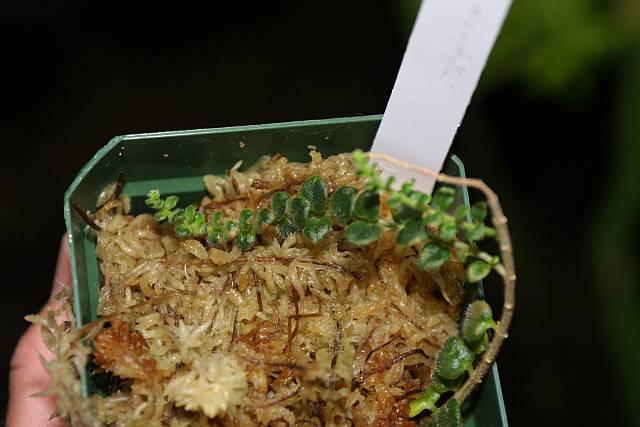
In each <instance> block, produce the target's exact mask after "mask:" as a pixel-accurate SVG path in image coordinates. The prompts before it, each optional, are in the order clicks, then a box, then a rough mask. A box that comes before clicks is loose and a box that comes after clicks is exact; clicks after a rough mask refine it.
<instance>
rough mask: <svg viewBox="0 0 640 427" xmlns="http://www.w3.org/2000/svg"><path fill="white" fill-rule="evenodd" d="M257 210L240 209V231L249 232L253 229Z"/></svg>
mask: <svg viewBox="0 0 640 427" xmlns="http://www.w3.org/2000/svg"><path fill="white" fill-rule="evenodd" d="M254 214H255V212H254V211H253V210H251V209H243V210H242V211H240V218H239V220H238V229H239V230H240V233H249V232H251V231H252V229H253V224H252V220H253V215H254Z"/></svg>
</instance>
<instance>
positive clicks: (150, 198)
mask: <svg viewBox="0 0 640 427" xmlns="http://www.w3.org/2000/svg"><path fill="white" fill-rule="evenodd" d="M144 203H145V204H146V205H147V206H149V207H150V208H152V209H160V208H162V207H164V200H162V199H161V198H160V191H159V190H150V191H149V192H148V193H147V199H146V200H145V201H144Z"/></svg>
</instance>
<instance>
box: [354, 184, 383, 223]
mask: <svg viewBox="0 0 640 427" xmlns="http://www.w3.org/2000/svg"><path fill="white" fill-rule="evenodd" d="M379 212H380V194H379V193H378V192H377V191H375V190H367V191H364V192H363V193H362V194H360V196H359V197H358V199H357V200H356V206H355V209H354V214H355V216H356V217H358V218H360V219H364V220H366V221H369V222H375V221H377V220H378V214H379Z"/></svg>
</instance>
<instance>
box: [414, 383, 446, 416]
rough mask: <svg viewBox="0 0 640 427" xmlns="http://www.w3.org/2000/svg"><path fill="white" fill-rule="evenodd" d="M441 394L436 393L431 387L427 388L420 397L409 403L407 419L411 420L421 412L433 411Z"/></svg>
mask: <svg viewBox="0 0 640 427" xmlns="http://www.w3.org/2000/svg"><path fill="white" fill-rule="evenodd" d="M440 396H441V393H438V392H437V391H436V390H435V389H433V388H432V387H431V386H429V387H427V389H426V390H425V391H424V393H423V394H422V396H420V397H419V398H417V399H416V400H413V401H411V402H410V403H409V417H411V418H413V417H415V416H416V415H419V414H420V413H421V412H422V411H431V412H433V411H435V410H436V403H437V402H438V400H439V399H440Z"/></svg>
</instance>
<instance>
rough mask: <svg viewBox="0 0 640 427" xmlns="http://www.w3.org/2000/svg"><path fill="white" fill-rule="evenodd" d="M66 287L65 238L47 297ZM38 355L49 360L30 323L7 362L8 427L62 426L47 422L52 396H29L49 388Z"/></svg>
mask: <svg viewBox="0 0 640 427" xmlns="http://www.w3.org/2000/svg"><path fill="white" fill-rule="evenodd" d="M70 284H71V264H70V261H69V241H68V239H67V236H66V235H65V236H64V237H63V238H62V241H61V242H60V252H59V253H58V262H57V265H56V272H55V274H54V276H53V286H52V291H51V296H53V295H55V294H56V293H58V292H59V291H61V290H62V289H63V288H64V287H69V286H71V285H70ZM53 304H56V303H55V302H53V301H52V300H51V298H50V299H49V301H48V302H47V303H46V304H45V305H44V307H43V308H42V310H41V311H40V313H41V314H43V313H45V312H46V310H47V309H49V308H51V307H52V305H53ZM38 355H42V356H43V357H44V358H45V359H47V360H49V359H51V357H52V354H51V352H50V351H49V350H48V349H47V347H46V346H45V345H44V342H43V341H42V336H41V334H40V326H39V325H35V324H32V325H31V326H29V328H28V329H27V331H26V332H25V333H24V334H23V335H22V337H21V338H20V340H19V341H18V345H17V346H16V349H15V352H14V353H13V357H12V359H11V371H10V373H9V404H8V407H7V426H8V427H35V426H38V427H39V426H45V427H61V426H63V425H64V424H63V423H62V421H60V420H59V419H53V420H50V418H51V415H52V414H53V413H54V412H55V409H56V403H55V397H42V398H40V397H33V394H35V393H38V392H41V391H43V390H45V389H47V388H48V387H49V374H48V373H47V371H46V370H45V368H44V367H43V366H42V363H41V362H40V358H39V356H38Z"/></svg>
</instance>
